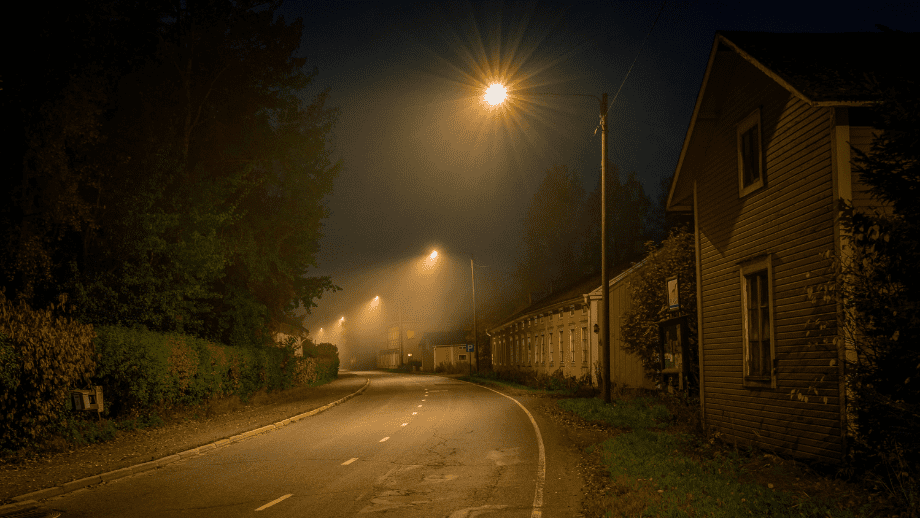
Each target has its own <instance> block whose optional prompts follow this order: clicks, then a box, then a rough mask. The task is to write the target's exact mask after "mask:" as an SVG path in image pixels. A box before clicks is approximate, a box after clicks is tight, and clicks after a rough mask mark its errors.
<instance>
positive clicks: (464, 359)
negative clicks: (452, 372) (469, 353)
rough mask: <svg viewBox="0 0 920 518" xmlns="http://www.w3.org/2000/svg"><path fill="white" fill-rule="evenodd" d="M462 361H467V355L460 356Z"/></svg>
mask: <svg viewBox="0 0 920 518" xmlns="http://www.w3.org/2000/svg"><path fill="white" fill-rule="evenodd" d="M460 361H462V362H465V361H466V355H465V354H461V355H460Z"/></svg>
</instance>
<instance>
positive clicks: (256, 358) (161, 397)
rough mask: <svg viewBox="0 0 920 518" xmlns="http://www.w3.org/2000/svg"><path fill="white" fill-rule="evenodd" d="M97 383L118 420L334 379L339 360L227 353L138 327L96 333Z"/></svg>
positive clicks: (290, 353) (264, 350)
mask: <svg viewBox="0 0 920 518" xmlns="http://www.w3.org/2000/svg"><path fill="white" fill-rule="evenodd" d="M96 332H97V334H98V339H97V341H96V350H97V352H98V353H99V355H100V360H99V367H98V369H97V371H96V376H95V377H94V380H95V381H96V383H97V384H99V385H102V386H103V388H104V390H105V393H106V404H107V405H108V407H109V409H110V411H111V412H112V413H113V414H117V415H127V414H132V413H143V412H146V411H149V410H152V409H156V408H161V407H166V408H169V407H176V406H185V405H194V404H197V403H201V402H203V401H205V400H207V399H210V398H213V397H223V396H229V395H234V394H235V395H238V396H239V397H240V398H242V399H246V398H248V397H249V396H251V395H252V394H253V393H254V392H256V391H258V390H259V389H262V388H265V389H267V390H268V391H275V390H284V389H287V388H291V387H293V386H297V385H305V384H310V383H315V382H318V381H323V380H328V379H334V378H335V377H336V376H337V375H338V358H337V357H336V358H325V357H324V358H301V357H297V356H294V349H293V347H290V346H284V345H282V346H278V347H258V348H249V347H229V346H225V345H220V344H214V343H212V342H208V341H206V340H202V339H199V338H195V337H191V336H188V335H182V334H177V333H169V334H164V333H156V332H153V331H148V330H146V329H143V328H140V327H135V328H125V327H118V326H107V327H100V328H98V329H97V331H96Z"/></svg>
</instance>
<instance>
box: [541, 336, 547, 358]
mask: <svg viewBox="0 0 920 518" xmlns="http://www.w3.org/2000/svg"><path fill="white" fill-rule="evenodd" d="M545 361H546V336H545V335H540V363H543V362H545Z"/></svg>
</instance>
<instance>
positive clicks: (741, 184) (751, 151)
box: [736, 109, 763, 197]
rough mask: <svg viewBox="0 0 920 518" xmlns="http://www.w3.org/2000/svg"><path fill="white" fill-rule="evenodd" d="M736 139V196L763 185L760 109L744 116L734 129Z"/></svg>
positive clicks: (743, 194)
mask: <svg viewBox="0 0 920 518" xmlns="http://www.w3.org/2000/svg"><path fill="white" fill-rule="evenodd" d="M736 132H737V140H738V196H739V197H741V196H745V195H747V194H748V193H751V192H753V191H756V190H757V189H760V188H761V187H763V146H762V145H761V137H760V110H759V109H757V110H755V111H754V113H752V114H750V115H748V116H747V118H745V119H744V120H743V121H742V122H741V124H738V127H737V129H736Z"/></svg>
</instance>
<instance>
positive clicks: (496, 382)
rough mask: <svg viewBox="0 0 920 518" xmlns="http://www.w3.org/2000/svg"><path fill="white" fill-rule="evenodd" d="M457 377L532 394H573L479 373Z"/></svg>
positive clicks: (563, 390)
mask: <svg viewBox="0 0 920 518" xmlns="http://www.w3.org/2000/svg"><path fill="white" fill-rule="evenodd" d="M458 379H460V380H463V381H469V382H470V383H479V384H481V385H495V386H498V387H506V388H512V389H515V390H522V391H524V392H530V393H532V394H546V395H552V396H563V397H564V396H573V395H574V391H572V390H566V389H560V390H549V389H540V388H533V387H529V386H527V385H522V384H520V383H515V382H513V381H507V380H503V379H499V378H493V377H487V376H481V375H476V374H474V375H472V376H461V377H459V378H458Z"/></svg>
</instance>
